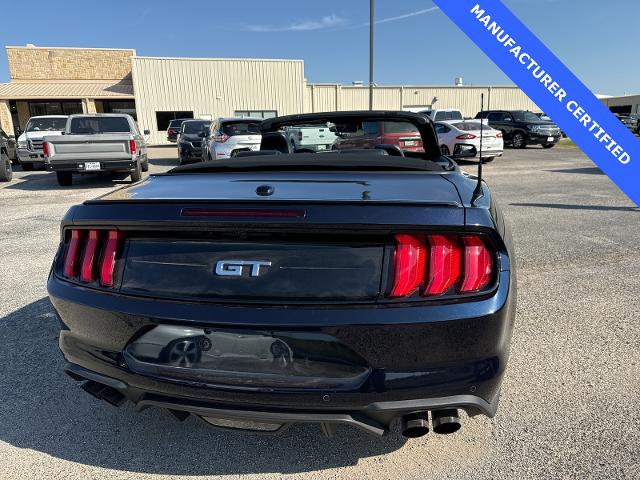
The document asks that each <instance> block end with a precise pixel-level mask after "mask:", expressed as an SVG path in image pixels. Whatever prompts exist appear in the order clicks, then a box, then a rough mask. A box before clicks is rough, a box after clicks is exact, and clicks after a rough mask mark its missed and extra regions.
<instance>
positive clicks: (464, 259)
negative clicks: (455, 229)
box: [387, 234, 494, 298]
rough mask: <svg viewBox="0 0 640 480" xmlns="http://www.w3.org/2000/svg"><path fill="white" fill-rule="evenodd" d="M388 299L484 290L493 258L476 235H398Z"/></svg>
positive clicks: (492, 270)
mask: <svg viewBox="0 0 640 480" xmlns="http://www.w3.org/2000/svg"><path fill="white" fill-rule="evenodd" d="M395 239H396V250H395V257H394V258H395V263H394V277H393V287H392V288H391V291H390V293H389V294H388V295H387V296H388V297H390V298H399V297H409V296H412V295H414V293H415V292H416V290H418V289H419V291H420V295H421V296H427V297H433V296H439V295H446V294H470V293H475V292H480V291H482V290H483V289H484V288H486V287H487V286H488V285H489V284H490V282H491V280H492V278H493V273H494V257H493V253H492V252H491V250H490V249H489V248H488V247H487V244H486V243H485V242H484V240H483V239H482V237H481V236H479V235H472V234H466V235H454V234H433V235H427V236H426V237H422V236H420V235H407V234H398V235H396V237H395Z"/></svg>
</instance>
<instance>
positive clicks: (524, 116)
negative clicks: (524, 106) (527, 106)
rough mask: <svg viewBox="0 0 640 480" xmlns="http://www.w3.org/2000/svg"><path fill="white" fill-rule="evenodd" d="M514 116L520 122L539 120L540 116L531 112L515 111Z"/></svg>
mask: <svg viewBox="0 0 640 480" xmlns="http://www.w3.org/2000/svg"><path fill="white" fill-rule="evenodd" d="M513 116H514V117H515V118H516V120H517V121H518V122H539V121H540V118H538V116H537V115H536V114H535V113H531V112H513Z"/></svg>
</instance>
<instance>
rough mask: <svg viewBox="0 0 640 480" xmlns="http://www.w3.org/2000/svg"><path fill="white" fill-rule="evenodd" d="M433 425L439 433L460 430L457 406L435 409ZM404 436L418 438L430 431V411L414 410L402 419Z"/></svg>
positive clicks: (445, 433) (432, 419)
mask: <svg viewBox="0 0 640 480" xmlns="http://www.w3.org/2000/svg"><path fill="white" fill-rule="evenodd" d="M431 425H432V427H433V431H434V432H435V433H438V434H444V435H447V434H450V433H454V432H457V431H458V430H460V427H461V425H460V416H459V414H458V410H457V409H455V408H447V409H444V410H434V411H432V412H431ZM400 431H401V432H402V436H404V437H407V438H418V437H422V436H423V435H426V434H427V433H429V412H427V411H424V412H414V413H409V414H408V415H405V416H403V417H402V419H401V429H400Z"/></svg>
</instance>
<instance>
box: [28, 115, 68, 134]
mask: <svg viewBox="0 0 640 480" xmlns="http://www.w3.org/2000/svg"><path fill="white" fill-rule="evenodd" d="M66 125H67V119H66V118H32V119H30V120H29V123H27V128H26V131H27V132H42V131H45V132H54V131H62V130H64V129H65V127H66Z"/></svg>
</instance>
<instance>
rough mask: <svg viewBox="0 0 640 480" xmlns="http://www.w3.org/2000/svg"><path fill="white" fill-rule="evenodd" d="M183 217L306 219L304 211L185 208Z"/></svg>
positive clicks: (182, 213)
mask: <svg viewBox="0 0 640 480" xmlns="http://www.w3.org/2000/svg"><path fill="white" fill-rule="evenodd" d="M180 215H181V216H183V217H224V218H226V217H235V218H247V217H250V218H304V217H305V215H306V212H305V211H304V210H246V209H237V210H217V209H209V208H183V209H182V211H181V212H180Z"/></svg>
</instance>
